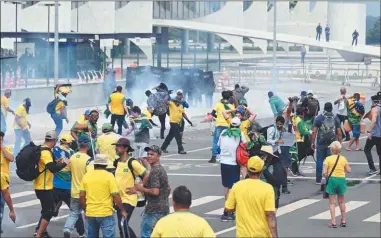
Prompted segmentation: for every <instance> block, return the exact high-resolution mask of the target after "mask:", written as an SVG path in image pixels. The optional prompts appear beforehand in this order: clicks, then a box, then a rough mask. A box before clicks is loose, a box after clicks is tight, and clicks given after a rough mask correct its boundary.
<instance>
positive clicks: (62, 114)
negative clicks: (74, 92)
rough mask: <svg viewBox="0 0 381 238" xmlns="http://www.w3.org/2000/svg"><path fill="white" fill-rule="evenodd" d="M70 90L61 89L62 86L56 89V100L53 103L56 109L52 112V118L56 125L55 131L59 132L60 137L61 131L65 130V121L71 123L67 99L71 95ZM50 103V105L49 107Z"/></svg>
mask: <svg viewBox="0 0 381 238" xmlns="http://www.w3.org/2000/svg"><path fill="white" fill-rule="evenodd" d="M69 92H70V89H69V88H67V87H61V85H57V87H56V89H55V93H54V94H55V99H54V100H53V102H55V103H54V104H51V105H52V106H53V107H54V108H53V109H52V112H50V113H51V114H50V117H51V118H52V120H53V121H54V124H55V125H56V129H55V131H56V132H57V135H58V136H59V135H60V134H61V131H62V129H63V120H64V119H65V120H66V123H69V119H68V117H67V108H66V107H67V99H66V96H67V95H68V94H69ZM49 105H50V103H49V104H48V107H49Z"/></svg>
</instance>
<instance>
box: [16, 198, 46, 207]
mask: <svg viewBox="0 0 381 238" xmlns="http://www.w3.org/2000/svg"><path fill="white" fill-rule="evenodd" d="M34 205H40V200H38V199H33V200H30V201H27V202H20V203H16V204H13V207H15V208H24V207H31V206H34Z"/></svg>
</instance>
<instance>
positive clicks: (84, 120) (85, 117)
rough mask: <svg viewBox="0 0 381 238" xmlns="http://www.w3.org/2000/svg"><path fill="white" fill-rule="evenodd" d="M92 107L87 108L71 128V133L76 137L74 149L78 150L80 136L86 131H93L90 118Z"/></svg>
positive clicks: (73, 144)
mask: <svg viewBox="0 0 381 238" xmlns="http://www.w3.org/2000/svg"><path fill="white" fill-rule="evenodd" d="M91 111H92V110H90V109H87V110H86V111H85V112H84V113H83V114H82V115H80V116H79V117H78V119H77V120H76V121H75V122H74V125H73V126H72V128H71V129H70V134H71V136H72V137H73V138H74V142H73V143H72V147H71V148H72V149H73V150H74V151H77V150H78V144H77V141H78V137H79V136H81V135H83V134H84V133H89V132H91V127H90V126H89V120H90V114H91Z"/></svg>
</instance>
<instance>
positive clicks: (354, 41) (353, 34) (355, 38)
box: [352, 30, 360, 46]
mask: <svg viewBox="0 0 381 238" xmlns="http://www.w3.org/2000/svg"><path fill="white" fill-rule="evenodd" d="M359 35H360V34H359V33H358V32H357V30H355V31H354V32H353V33H352V46H353V44H354V43H356V46H357V40H358V38H359Z"/></svg>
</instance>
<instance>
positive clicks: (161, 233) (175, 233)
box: [151, 212, 216, 238]
mask: <svg viewBox="0 0 381 238" xmlns="http://www.w3.org/2000/svg"><path fill="white" fill-rule="evenodd" d="M151 237H152V238H156V237H168V238H169V237H187V238H188V237H189V238H190V237H194V238H199V237H200V238H202V237H205V238H206V237H208V238H209V237H216V234H215V233H214V231H213V229H212V228H211V227H210V225H209V223H208V222H207V221H206V220H205V219H204V218H201V217H199V216H197V215H195V214H193V213H190V212H174V213H171V214H169V215H167V216H165V217H163V218H161V219H160V220H159V221H158V222H157V223H156V225H155V228H154V230H153V232H152V234H151Z"/></svg>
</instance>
